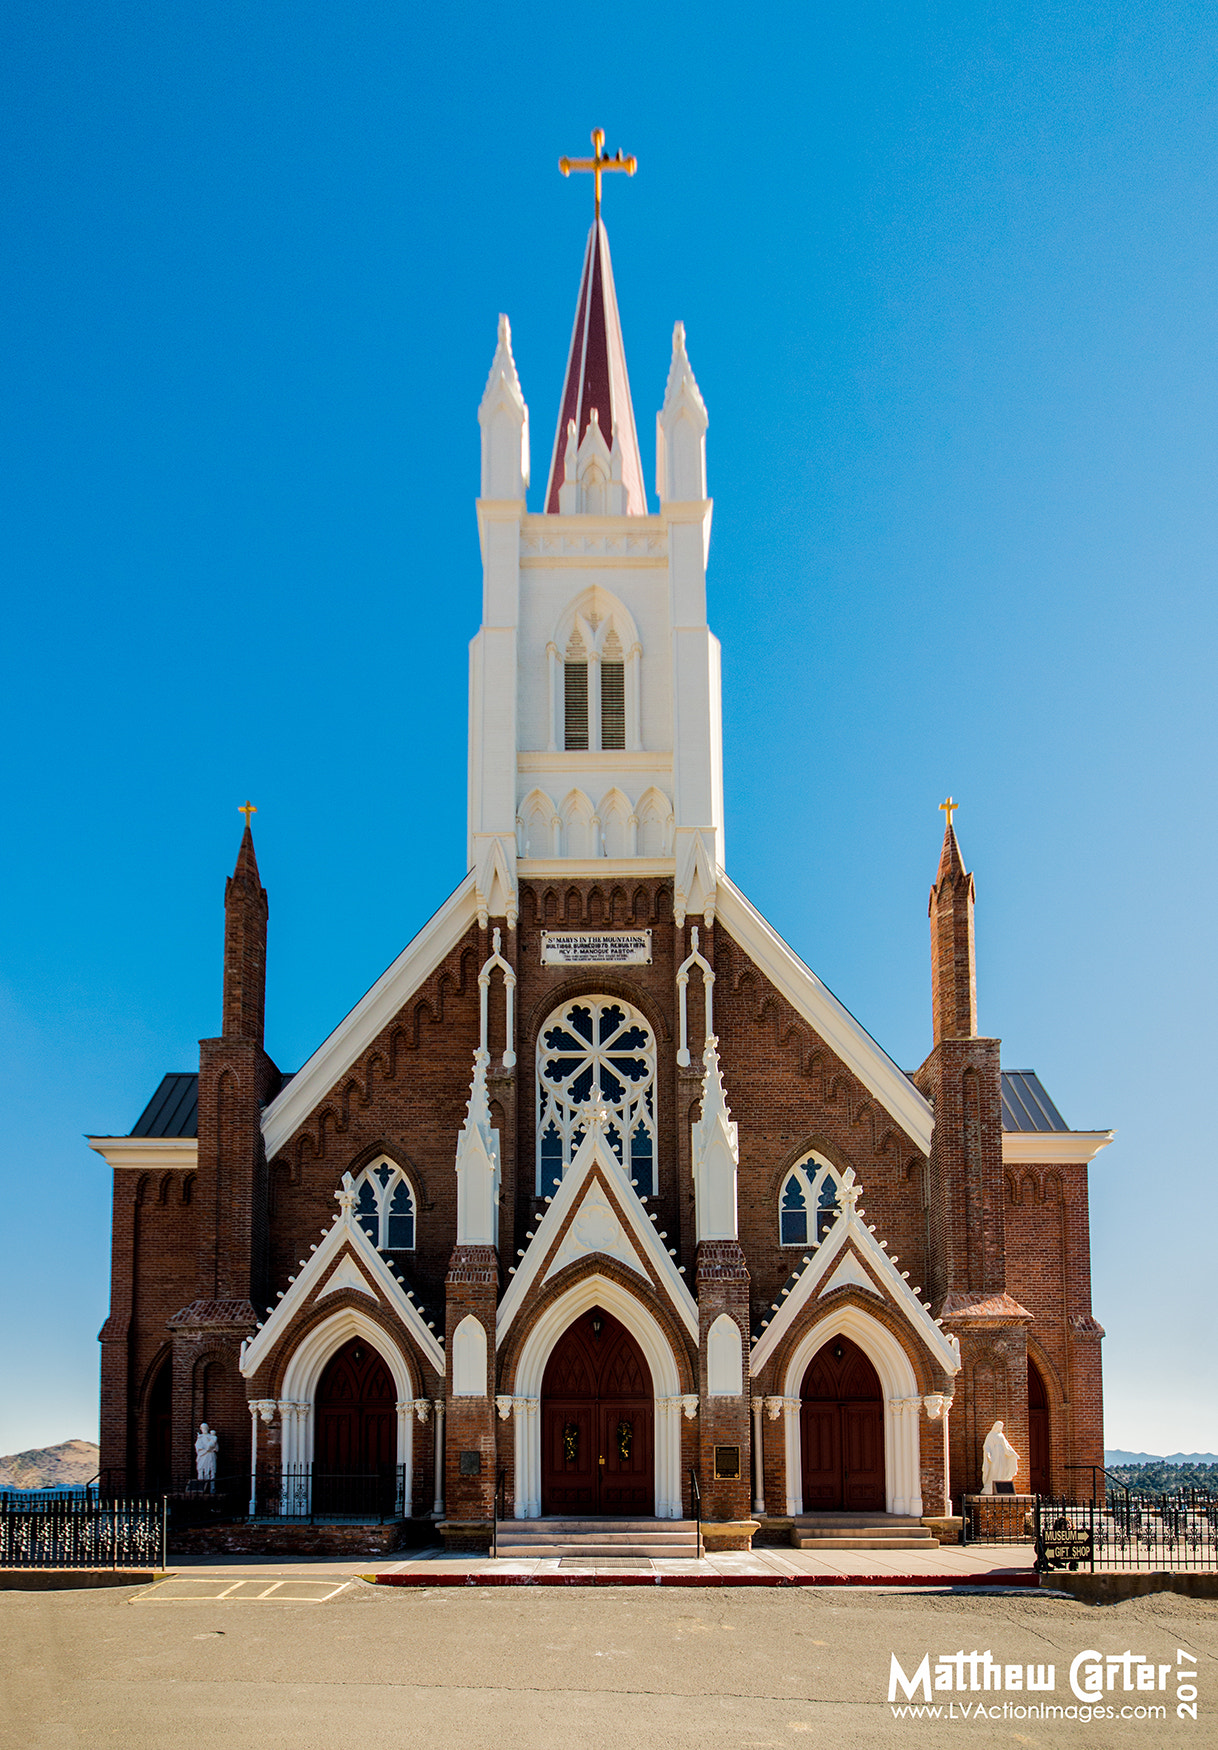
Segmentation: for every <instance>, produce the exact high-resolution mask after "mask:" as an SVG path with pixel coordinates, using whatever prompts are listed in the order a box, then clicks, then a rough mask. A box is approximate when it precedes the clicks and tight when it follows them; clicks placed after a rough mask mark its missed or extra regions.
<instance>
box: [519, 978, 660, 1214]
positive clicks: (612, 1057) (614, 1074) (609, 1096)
mask: <svg viewBox="0 0 1218 1750" xmlns="http://www.w3.org/2000/svg"><path fill="white" fill-rule="evenodd" d="M655 1071H656V1052H655V1040H654V1039H653V1038H652V1033H651V1028H650V1027H649V1026H648V1025H647V1023H646V1021H644V1019H643V1017H642V1016H641V1015H640V1014H639V1013H638V1012H637V1010H635V1009H632V1008H631V1006H630V1004H629V1003H624V1002H622V1001H621V1000H620V999H619V998H617V997H580V998H579V999H578V1000H577V1001H575V1002H572V1003H567V1004H565V1005H564V1006H563V1007H562V1008H561V1009H560V1010H558V1011H557V1012H556V1013H555V1014H553V1015H551V1017H550V1019H549V1020H548V1021H547V1022H546V1024H545V1026H544V1027H543V1028H542V1029H541V1034H540V1037H539V1038H538V1041H537V1190H538V1195H539V1196H542V1197H547V1196H549V1195H550V1194H551V1193H552V1192H553V1191H554V1189H555V1187H556V1186H557V1185H558V1182H559V1180H560V1179H561V1178H562V1176H563V1173H564V1172H565V1171H566V1169H567V1168H568V1167H569V1166H570V1164H571V1161H572V1160H573V1159H574V1156H575V1153H576V1150H577V1149H578V1148H579V1145H580V1143H581V1142H582V1141H583V1140H584V1136H585V1134H586V1133H587V1128H588V1119H589V1116H590V1114H591V1113H593V1112H596V1111H599V1110H604V1111H605V1112H607V1113H608V1122H607V1123H606V1125H605V1140H606V1141H607V1142H608V1144H609V1146H610V1148H611V1149H612V1150H613V1152H614V1154H615V1155H616V1156H617V1158H618V1160H619V1161H621V1162H622V1164H623V1166H625V1168H626V1170H627V1172H628V1173H629V1175H630V1179H631V1182H632V1183H633V1185H634V1187H635V1189H636V1190H637V1191H638V1193H639V1195H640V1196H641V1197H646V1196H650V1194H651V1193H652V1192H653V1191H654V1190H655V1133H656V1126H655Z"/></svg>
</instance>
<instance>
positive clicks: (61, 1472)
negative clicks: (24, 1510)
mask: <svg viewBox="0 0 1218 1750" xmlns="http://www.w3.org/2000/svg"><path fill="white" fill-rule="evenodd" d="M99 1456H100V1455H99V1452H98V1448H97V1447H96V1446H95V1445H94V1443H93V1441H92V1440H62V1441H60V1443H59V1445H58V1446H41V1447H37V1448H35V1449H34V1450H33V1451H30V1452H13V1453H10V1454H9V1456H8V1457H7V1458H0V1489H54V1488H62V1487H64V1486H65V1485H71V1484H74V1483H89V1482H92V1480H93V1478H94V1477H95V1476H96V1475H97V1461H98V1457H99Z"/></svg>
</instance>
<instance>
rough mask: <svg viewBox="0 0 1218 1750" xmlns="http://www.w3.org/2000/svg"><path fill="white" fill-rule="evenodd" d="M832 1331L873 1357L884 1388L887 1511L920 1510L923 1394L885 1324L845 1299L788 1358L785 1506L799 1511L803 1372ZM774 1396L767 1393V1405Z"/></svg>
mask: <svg viewBox="0 0 1218 1750" xmlns="http://www.w3.org/2000/svg"><path fill="white" fill-rule="evenodd" d="M833 1337H848V1338H849V1339H850V1341H851V1342H852V1343H857V1344H858V1346H859V1348H860V1349H861V1350H862V1351H863V1354H864V1355H866V1357H867V1359H868V1360H869V1361H870V1362H871V1364H872V1366H873V1367H874V1368H875V1370H876V1372H877V1374H878V1375H879V1378H880V1389H881V1391H882V1392H883V1394H884V1510H885V1512H887V1513H902V1514H911V1515H913V1516H914V1517H915V1518H920V1517H921V1513H922V1480H921V1478H922V1461H921V1450H920V1444H919V1438H918V1412H919V1410H920V1409H921V1406H922V1399H921V1397H920V1395H919V1393H918V1381H917V1377H916V1375H915V1373H914V1370H913V1363H912V1362H911V1361H910V1359H909V1356H908V1355H907V1354H906V1353H905V1351H904V1349H903V1348H902V1347H901V1345H900V1343H898V1341H897V1339H896V1338H895V1337H894V1336H893V1334H892V1332H891V1331H890V1330H889V1329H888V1327H887V1326H886V1325H882V1324H881V1323H880V1321H879V1320H878V1319H875V1318H872V1316H871V1314H870V1313H867V1312H864V1310H863V1308H862V1307H859V1306H854V1305H846V1306H842V1307H839V1308H838V1309H837V1310H836V1311H829V1312H826V1313H825V1314H824V1315H823V1316H822V1317H821V1318H819V1319H818V1320H817V1322H816V1323H815V1324H814V1325H813V1326H812V1327H811V1328H810V1329H809V1330H808V1331H806V1332H805V1333H804V1335H803V1337H802V1338H801V1339H800V1341H799V1343H798V1344H797V1345H796V1347H795V1349H794V1350H793V1352H792V1354H791V1358H790V1360H789V1361H788V1363H787V1370H786V1377H785V1379H784V1381H783V1396H782V1398H781V1399H780V1400H779V1402H780V1403H781V1405H782V1408H783V1410H784V1412H785V1413H786V1459H787V1478H786V1488H787V1512H788V1513H791V1514H797V1513H802V1512H803V1510H804V1506H803V1450H802V1445H801V1435H800V1426H799V1413H798V1412H799V1403H800V1390H801V1387H802V1385H803V1378H804V1374H805V1373H806V1372H807V1370H808V1366H809V1363H810V1362H811V1361H812V1359H813V1357H814V1356H815V1355H816V1353H817V1351H818V1350H819V1349H821V1348H822V1347H823V1345H824V1344H826V1343H828V1342H829V1341H830V1339H831V1338H833ZM772 1401H773V1400H771V1399H767V1400H766V1402H767V1405H768V1404H769V1403H770V1402H772Z"/></svg>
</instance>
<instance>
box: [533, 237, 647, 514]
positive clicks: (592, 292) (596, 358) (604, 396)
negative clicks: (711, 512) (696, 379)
mask: <svg viewBox="0 0 1218 1750" xmlns="http://www.w3.org/2000/svg"><path fill="white" fill-rule="evenodd" d="M593 408H595V409H596V412H597V416H598V419H599V423H600V428H601V432H602V434H603V436H604V439H605V442H606V443H607V444H608V445H609V447H610V449H612V448H613V447H614V445H615V444H616V446H617V448H618V449H619V450H620V452H621V457H622V484H623V486H624V487H625V488H626V514H627V516H646V515H647V494H646V492H645V491H644V489H643V464H642V461H641V459H640V457H639V439H638V433H637V432H636V430H635V426H634V407H633V404H632V403H631V400H630V379H629V377H628V376H627V374H626V349H625V347H624V345H623V344H622V324H621V319H620V318H619V316H618V313H617V293H616V292H615V291H614V289H613V264H612V262H611V261H610V259H609V237H608V234H607V232H606V230H605V227H604V225H603V224H602V223H601V221H600V219H599V218H598V219H596V220H595V222H594V223H593V226H592V229H591V230H590V231H589V232H588V245H587V248H586V249H585V250H584V271H583V277H582V278H581V280H580V284H579V303H578V305H577V307H576V311H575V327H574V328H573V329H572V331H571V351H570V354H569V356H568V358H567V376H566V381H565V383H564V385H563V392H562V402H561V405H560V407H559V412H558V430H557V431H556V432H555V434H554V455H553V459H552V461H551V462H550V478H549V482H548V484H547V486H546V510H547V512H549V513H550V514H551V515H555V514H556V513H557V511H558V489H559V487H560V486H561V485H562V483H563V461H564V456H565V454H566V448H567V426H568V423H569V422H570V421H571V420H574V421H575V437H576V442H577V443H581V442H582V441H583V436H584V433H585V432H586V431H587V429H588V427H589V425H590V424H591V423H592V410H593Z"/></svg>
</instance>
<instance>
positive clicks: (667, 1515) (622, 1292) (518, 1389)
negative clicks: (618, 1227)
mask: <svg viewBox="0 0 1218 1750" xmlns="http://www.w3.org/2000/svg"><path fill="white" fill-rule="evenodd" d="M594 1306H601V1307H604V1309H605V1311H606V1312H608V1313H612V1314H613V1316H614V1318H615V1319H617V1320H619V1321H620V1323H622V1324H623V1325H625V1327H626V1329H627V1330H628V1331H629V1332H630V1334H631V1336H632V1337H633V1338H634V1340H635V1342H636V1343H637V1344H638V1346H639V1348H640V1349H641V1350H642V1351H643V1357H644V1359H645V1361H646V1362H647V1365H648V1367H649V1368H650V1370H651V1388H652V1391H653V1392H654V1393H655V1497H656V1518H657V1519H679V1518H680V1517H681V1510H682V1509H681V1410H682V1403H681V1375H680V1370H679V1369H678V1366H677V1359H676V1356H675V1355H674V1354H673V1352H672V1346H671V1345H670V1343H669V1341H668V1338H667V1337H666V1336H665V1335H664V1332H663V1330H662V1328H661V1327H660V1325H659V1324H658V1323H657V1321H656V1319H655V1316H654V1314H653V1313H652V1312H651V1311H650V1310H649V1309H648V1308H647V1307H646V1306H644V1305H643V1303H642V1301H640V1300H638V1299H636V1298H635V1296H634V1295H633V1294H631V1293H630V1291H629V1290H628V1289H626V1288H623V1287H622V1286H621V1284H620V1283H617V1282H613V1281H611V1280H610V1279H609V1277H607V1276H585V1277H584V1278H583V1280H582V1281H580V1282H576V1283H573V1284H572V1285H571V1287H570V1288H568V1289H567V1291H566V1293H565V1294H561V1295H559V1297H558V1299H557V1300H556V1301H554V1302H553V1303H552V1304H551V1305H550V1306H548V1307H547V1308H546V1310H545V1311H544V1312H543V1313H542V1315H541V1317H540V1318H539V1319H538V1321H537V1323H536V1324H535V1325H534V1326H533V1329H532V1330H531V1331H530V1332H529V1334H528V1336H527V1337H526V1338H525V1343H524V1347H523V1349H522V1350H521V1351H520V1359H519V1361H518V1362H517V1363H516V1381H515V1385H514V1387H513V1392H512V1399H511V1405H512V1409H513V1410H514V1412H515V1417H516V1517H517V1518H518V1519H536V1518H538V1517H539V1516H540V1514H541V1383H542V1380H543V1379H544V1377H545V1371H546V1363H547V1362H548V1361H549V1359H550V1356H551V1355H552V1354H553V1352H554V1347H555V1345H556V1344H557V1343H558V1340H559V1338H560V1337H562V1336H563V1335H564V1333H565V1332H566V1331H567V1329H568V1328H569V1327H570V1326H571V1325H572V1324H573V1323H574V1322H575V1320H576V1319H577V1318H579V1316H580V1314H581V1313H585V1312H589V1311H591V1309H592V1308H593V1307H594Z"/></svg>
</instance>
